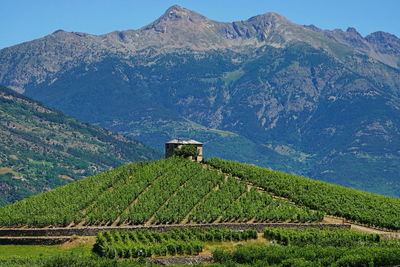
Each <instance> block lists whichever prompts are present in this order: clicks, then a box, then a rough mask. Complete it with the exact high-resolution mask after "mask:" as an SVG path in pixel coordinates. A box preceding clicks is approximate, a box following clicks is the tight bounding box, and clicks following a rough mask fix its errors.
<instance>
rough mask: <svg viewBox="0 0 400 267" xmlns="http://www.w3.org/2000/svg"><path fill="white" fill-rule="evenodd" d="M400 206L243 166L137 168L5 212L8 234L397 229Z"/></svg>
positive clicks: (1, 217) (171, 163)
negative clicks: (327, 222) (271, 227)
mask: <svg viewBox="0 0 400 267" xmlns="http://www.w3.org/2000/svg"><path fill="white" fill-rule="evenodd" d="M399 212H400V200H399V199H395V198H390V197H384V196H379V195H375V194H371V193H366V192H362V191H357V190H354V189H349V188H344V187H341V186H337V185H332V184H328V183H325V182H320V181H315V180H311V179H308V178H304V177H297V176H293V175H289V174H285V173H280V172H276V171H272V170H269V169H264V168H259V167H255V166H251V165H246V164H241V163H238V162H232V161H224V160H220V159H211V160H208V161H207V162H206V164H205V165H202V164H199V163H195V162H192V161H189V160H186V159H182V158H175V157H172V158H168V159H162V160H158V161H152V162H139V163H132V164H129V165H126V166H123V167H120V168H117V169H113V170H110V171H107V172H104V173H101V174H98V175H96V176H92V177H89V178H85V179H83V180H80V181H76V182H73V183H70V184H67V185H64V186H61V187H58V188H56V189H54V190H51V191H49V192H46V193H42V194H39V195H36V196H33V197H30V198H28V199H25V200H22V201H19V202H17V203H15V204H12V205H9V206H6V207H2V208H0V226H3V227H47V226H52V227H55V226H56V227H57V226H58V227H68V228H71V227H72V228H79V227H88V226H103V227H108V226H112V227H117V226H120V227H124V226H132V225H165V224H199V223H200V224H204V223H206V224H209V223H213V224H218V223H224V222H225V223H226V222H228V223H233V222H235V223H244V222H252V223H260V222H290V223H299V222H303V223H304V222H321V221H323V220H324V215H325V214H330V215H336V216H341V217H343V218H346V219H347V220H349V221H353V222H358V223H363V224H367V225H371V226H378V227H384V228H387V229H392V230H399V229H400V224H399V223H400V222H399V220H398V214H399Z"/></svg>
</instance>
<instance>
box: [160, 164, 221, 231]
mask: <svg viewBox="0 0 400 267" xmlns="http://www.w3.org/2000/svg"><path fill="white" fill-rule="evenodd" d="M190 166H191V169H190V170H188V172H187V173H186V174H185V175H189V176H190V177H191V179H190V180H188V182H187V183H186V184H185V185H184V186H182V187H181V188H180V189H179V191H178V192H177V193H176V195H174V196H172V197H171V198H170V199H169V200H168V203H167V204H166V205H165V206H163V207H162V208H161V209H160V210H159V211H158V212H157V213H156V214H155V216H154V222H155V223H157V224H167V223H180V222H182V220H183V219H184V218H185V216H186V215H187V214H188V213H189V212H190V210H192V209H193V207H194V206H195V205H196V204H197V203H198V202H199V201H200V200H201V199H202V198H203V197H204V196H205V195H207V194H208V193H209V192H210V191H211V190H212V189H213V188H214V187H215V186H216V185H217V184H220V183H221V182H222V181H223V180H224V175H223V174H221V173H218V172H217V171H216V170H205V169H204V168H203V167H202V166H201V165H200V164H196V163H191V164H190Z"/></svg>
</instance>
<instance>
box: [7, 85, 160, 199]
mask: <svg viewBox="0 0 400 267" xmlns="http://www.w3.org/2000/svg"><path fill="white" fill-rule="evenodd" d="M0 143H1V146H0V206H1V205H5V204H7V203H10V202H15V201H17V200H21V199H22V198H25V197H28V196H31V195H33V194H37V193H41V192H44V191H48V190H50V189H51V188H55V187H57V186H60V185H63V184H66V183H68V182H70V181H74V180H78V179H81V178H84V177H87V176H90V175H94V174H97V173H100V172H103V171H106V170H109V169H111V168H114V167H118V166H121V165H124V164H127V163H129V162H133V161H143V160H150V159H156V158H159V157H160V156H161V155H160V153H159V152H157V151H155V150H153V149H151V148H150V147H147V146H145V145H143V144H142V143H140V142H138V141H136V140H132V139H128V138H124V137H121V136H118V135H115V134H112V133H111V132H109V131H107V130H104V129H102V128H100V127H97V126H92V125H89V124H87V123H83V122H80V121H78V120H76V119H74V118H72V117H69V116H66V115H64V114H63V113H61V112H59V111H56V110H53V109H50V108H47V107H45V106H43V105H42V104H40V103H39V102H36V101H33V100H31V99H29V98H27V97H25V96H23V95H21V94H18V93H16V92H14V91H12V90H10V89H8V88H6V87H2V86H0Z"/></svg>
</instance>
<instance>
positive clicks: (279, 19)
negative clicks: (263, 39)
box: [248, 12, 289, 25]
mask: <svg viewBox="0 0 400 267" xmlns="http://www.w3.org/2000/svg"><path fill="white" fill-rule="evenodd" d="M248 21H249V22H252V23H254V22H256V23H257V24H263V25H268V24H286V23H289V20H288V19H287V18H285V17H284V16H282V15H280V14H278V13H275V12H267V13H265V14H261V15H258V16H254V17H251V18H249V19H248Z"/></svg>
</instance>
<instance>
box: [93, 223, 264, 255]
mask: <svg viewBox="0 0 400 267" xmlns="http://www.w3.org/2000/svg"><path fill="white" fill-rule="evenodd" d="M248 239H257V232H256V231H255V230H245V231H231V230H228V229H213V228H209V229H204V228H202V229H200V228H192V229H186V230H172V231H167V232H163V233H158V232H149V231H144V230H142V231H106V232H102V233H99V234H98V235H97V241H96V244H95V245H94V251H95V252H96V253H97V254H99V255H100V256H104V257H107V258H138V257H152V256H166V255H169V256H175V255H198V254H199V253H200V252H202V251H203V242H205V241H219V242H220V241H242V240H248Z"/></svg>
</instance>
